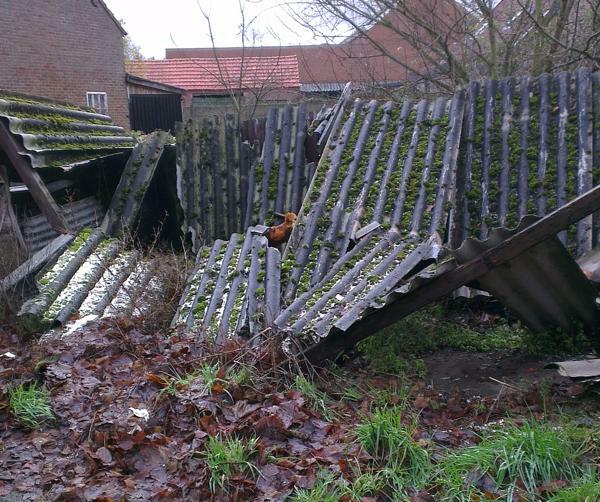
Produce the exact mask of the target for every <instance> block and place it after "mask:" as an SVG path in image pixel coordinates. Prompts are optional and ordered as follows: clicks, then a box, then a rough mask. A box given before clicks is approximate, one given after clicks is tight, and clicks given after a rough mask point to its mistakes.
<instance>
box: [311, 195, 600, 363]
mask: <svg viewBox="0 0 600 502" xmlns="http://www.w3.org/2000/svg"><path fill="white" fill-rule="evenodd" d="M599 209H600V185H599V186H596V187H595V188H593V189H592V190H590V191H588V192H586V193H584V194H582V195H580V196H579V197H577V198H576V199H573V200H572V201H571V202H569V203H567V204H565V205H564V206H563V207H561V208H558V209H556V210H555V211H553V212H552V213H550V214H548V215H546V216H545V217H544V218H541V219H540V220H538V221H536V222H535V223H533V224H532V225H530V226H528V227H526V228H524V229H523V230H521V231H519V232H517V233H515V234H514V235H512V236H511V237H509V238H508V239H506V240H505V241H503V242H501V243H500V244H498V245H497V246H495V247H493V248H491V249H489V250H487V251H486V252H484V253H482V254H481V255H479V256H477V257H476V258H474V259H472V260H470V261H468V262H466V263H464V264H462V265H460V266H458V267H456V268H454V269H452V270H450V271H448V272H446V273H444V274H441V275H439V276H437V277H435V278H433V279H432V280H431V281H429V282H428V283H427V284H425V285H424V286H423V287H421V288H419V289H417V290H415V291H414V292H412V293H410V294H407V295H405V296H402V297H400V298H399V299H398V300H397V301H394V302H392V303H389V304H388V305H386V306H385V307H383V308H381V309H379V310H378V311H377V313H376V315H369V316H367V317H365V318H363V319H361V320H360V321H358V322H357V323H356V324H354V325H353V326H352V327H351V328H350V329H348V330H347V331H344V332H342V331H340V332H337V333H332V334H331V335H329V336H328V337H327V338H325V339H323V341H322V342H320V343H317V344H315V345H312V346H310V347H308V348H307V349H306V350H305V351H304V352H303V355H304V356H306V357H307V358H308V359H309V360H311V361H321V360H323V359H328V358H332V357H335V356H336V355H337V354H339V353H340V352H341V351H342V350H344V349H346V348H348V347H351V346H353V345H354V344H356V343H357V342H358V341H360V340H362V339H364V338H366V337H368V336H370V335H372V334H373V333H375V332H377V331H379V330H382V329H384V328H386V327H387V326H390V325H391V324H394V323H395V322H397V321H399V320H400V319H402V318H404V317H406V316H407V315H409V314H411V313H413V312H415V311H417V310H419V309H420V308H422V307H424V306H425V305H428V304H430V303H432V302H434V301H436V300H439V299H441V298H443V297H445V296H447V295H449V294H450V293H452V292H453V291H454V290H456V289H457V288H459V287H460V286H463V285H465V284H468V283H470V282H472V281H474V280H475V279H477V278H479V277H481V276H483V275H485V274H486V273H487V272H488V271H490V270H492V269H494V268H496V267H498V266H500V265H502V264H503V263H506V262H508V261H510V260H512V259H513V258H516V257H517V256H519V255H521V254H522V253H524V252H525V251H527V250H528V249H530V248H532V247H533V246H535V245H537V244H540V243H541V242H543V241H545V240H547V239H549V238H551V237H552V236H554V235H556V234H557V232H559V231H560V230H563V229H564V228H566V227H567V226H569V225H571V224H573V223H576V222H578V221H581V219H583V218H585V217H586V216H588V215H590V214H591V213H593V212H594V211H597V210H599Z"/></svg>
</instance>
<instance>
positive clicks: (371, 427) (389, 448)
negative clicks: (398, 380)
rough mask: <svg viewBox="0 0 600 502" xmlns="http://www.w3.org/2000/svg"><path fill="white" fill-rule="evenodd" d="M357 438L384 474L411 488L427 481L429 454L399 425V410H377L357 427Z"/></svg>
mask: <svg viewBox="0 0 600 502" xmlns="http://www.w3.org/2000/svg"><path fill="white" fill-rule="evenodd" d="M356 435H357V437H358V440H359V441H360V443H361V445H362V446H363V448H364V449H365V450H366V451H367V452H368V453H369V454H370V455H371V456H372V457H373V458H374V459H375V461H376V462H377V463H378V464H379V465H383V466H385V470H386V471H387V474H393V476H391V477H396V478H398V479H400V480H402V481H403V482H405V483H407V486H411V487H413V488H417V487H422V486H424V485H425V483H426V482H427V480H428V479H429V474H430V471H431V462H430V460H429V453H428V452H427V450H425V449H424V448H422V447H421V446H419V444H417V442H416V441H415V440H414V439H413V437H412V431H411V430H410V429H409V428H408V427H406V426H405V425H404V424H403V423H402V416H401V409H400V408H398V407H388V408H381V409H376V410H375V411H374V412H373V413H372V415H371V416H369V417H367V418H365V419H364V420H363V421H362V422H361V423H360V424H359V425H358V427H357V429H356ZM387 477H388V478H389V477H390V476H387Z"/></svg>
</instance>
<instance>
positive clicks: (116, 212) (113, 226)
mask: <svg viewBox="0 0 600 502" xmlns="http://www.w3.org/2000/svg"><path fill="white" fill-rule="evenodd" d="M168 139H169V133H167V132H165V131H156V132H153V133H151V134H149V135H148V136H146V137H145V139H144V141H141V142H140V143H138V144H137V145H136V147H135V148H134V150H133V152H131V155H130V156H129V160H128V161H127V164H126V165H125V168H124V169H123V173H122V174H121V179H120V180H119V184H118V185H117V189H116V190H115V193H114V194H113V197H112V200H111V202H110V205H109V206H108V211H107V212H106V217H105V218H104V221H103V223H102V228H103V230H104V231H105V232H106V233H107V234H108V235H118V234H120V233H122V232H123V231H124V230H125V229H127V228H128V229H129V230H130V231H132V230H133V225H134V224H135V220H136V218H137V215H138V214H139V211H140V208H141V207H142V203H143V202H144V197H145V195H146V192H147V191H148V187H149V186H150V182H151V181H152V178H154V174H155V172H156V168H157V167H158V163H159V162H160V158H161V156H162V154H163V152H164V150H165V145H166V144H167V141H168Z"/></svg>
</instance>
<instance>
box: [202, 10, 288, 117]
mask: <svg viewBox="0 0 600 502" xmlns="http://www.w3.org/2000/svg"><path fill="white" fill-rule="evenodd" d="M198 7H199V9H200V12H201V13H202V16H203V17H204V19H205V21H206V25H207V28H208V34H209V37H210V41H211V46H212V50H213V56H214V61H215V65H216V72H214V73H213V76H214V77H217V78H218V79H219V82H220V83H221V85H223V88H224V89H226V91H227V94H228V95H229V98H230V100H231V104H232V107H233V109H234V110H235V115H236V126H237V127H238V128H239V127H240V125H241V122H242V121H243V120H246V119H251V118H252V117H253V116H254V114H255V112H256V110H257V107H258V106H259V105H260V104H261V103H262V102H264V101H265V99H266V98H268V96H269V94H271V93H273V92H276V91H278V90H279V89H280V88H281V87H282V82H281V77H282V75H281V72H280V71H279V68H278V66H279V62H280V58H281V57H282V56H281V51H280V52H279V54H278V55H277V56H274V58H276V59H275V61H274V64H272V65H270V68H269V71H268V72H267V73H266V74H265V73H264V71H263V70H264V68H261V67H260V65H258V64H256V62H257V61H256V59H255V58H251V57H248V56H247V48H248V47H253V46H256V45H257V43H258V42H259V40H260V38H261V35H260V33H259V32H258V31H257V30H256V29H255V28H254V23H255V21H256V18H252V19H248V18H247V16H246V10H245V8H244V0H238V9H239V13H240V17H241V20H240V25H239V32H238V34H239V36H240V42H241V46H240V53H241V55H240V56H239V58H240V61H239V71H237V72H236V73H234V74H230V72H229V69H228V68H226V67H225V66H224V65H223V62H222V57H221V56H220V55H219V52H218V47H217V42H216V38H215V34H214V31H213V27H212V22H211V18H210V13H209V12H207V11H206V10H205V9H204V8H203V7H202V6H201V5H200V2H199V1H198Z"/></svg>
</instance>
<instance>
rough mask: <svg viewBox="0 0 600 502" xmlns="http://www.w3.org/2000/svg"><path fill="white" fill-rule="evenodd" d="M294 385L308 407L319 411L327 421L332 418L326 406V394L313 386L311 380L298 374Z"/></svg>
mask: <svg viewBox="0 0 600 502" xmlns="http://www.w3.org/2000/svg"><path fill="white" fill-rule="evenodd" d="M294 387H295V388H296V390H297V391H298V392H301V393H302V394H303V395H304V397H305V398H306V404H307V405H308V407H309V408H310V409H311V410H312V411H314V412H316V413H319V414H320V415H321V416H322V417H323V418H324V419H325V420H327V421H328V422H329V421H331V420H333V412H332V411H331V410H330V409H329V408H328V407H327V404H326V401H327V395H326V394H325V393H324V392H321V391H320V390H319V389H317V388H316V387H315V384H313V383H312V382H311V381H309V380H307V379H306V378H305V377H303V376H301V375H299V376H297V377H296V380H295V381H294Z"/></svg>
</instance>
